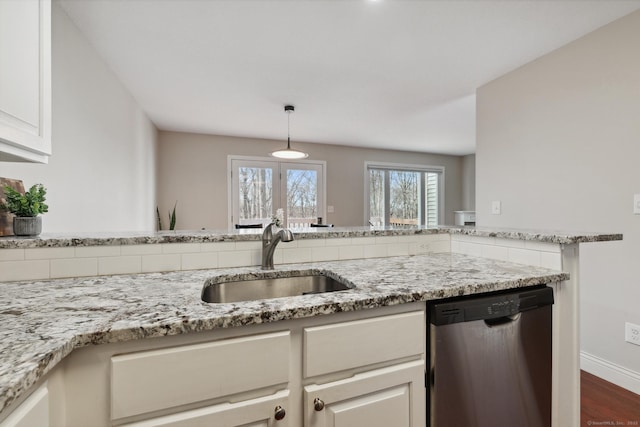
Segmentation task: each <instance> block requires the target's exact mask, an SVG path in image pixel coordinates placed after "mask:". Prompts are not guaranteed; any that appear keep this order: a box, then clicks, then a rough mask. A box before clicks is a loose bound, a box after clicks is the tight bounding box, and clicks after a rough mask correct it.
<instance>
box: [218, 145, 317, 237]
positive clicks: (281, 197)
mask: <svg viewBox="0 0 640 427" xmlns="http://www.w3.org/2000/svg"><path fill="white" fill-rule="evenodd" d="M234 162H244V163H255V164H256V166H259V165H266V164H270V165H274V166H275V167H274V179H273V189H272V190H273V201H272V203H273V209H274V213H275V210H276V209H279V208H282V209H283V210H285V211H286V191H285V189H286V180H284V181H283V180H282V174H283V171H285V170H286V169H287V168H289V169H291V168H295V166H296V165H299V166H302V167H304V166H305V165H309V166H313V168H314V169H317V168H320V179H319V182H318V216H321V217H322V218H326V217H327V162H326V161H325V160H295V159H292V160H283V159H275V158H273V157H258V156H240V155H233V154H230V155H228V156H227V220H228V224H227V226H228V227H229V229H230V230H232V229H234V224H235V223H236V221H234V218H235V216H236V215H237V212H234V210H235V209H234V200H233V198H234V194H235V193H234V191H235V190H236V189H234V186H233V183H234V175H233V173H234V168H235V165H236V164H235V163H234ZM276 174H277V176H276ZM276 195H277V200H276ZM276 202H277V203H276ZM283 202H284V205H283ZM286 223H287V218H286V212H285V224H286Z"/></svg>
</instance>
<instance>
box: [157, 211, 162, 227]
mask: <svg viewBox="0 0 640 427" xmlns="http://www.w3.org/2000/svg"><path fill="white" fill-rule="evenodd" d="M156 219H157V221H158V231H160V230H162V218H160V208H158V207H157V206H156Z"/></svg>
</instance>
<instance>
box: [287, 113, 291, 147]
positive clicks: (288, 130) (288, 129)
mask: <svg viewBox="0 0 640 427" xmlns="http://www.w3.org/2000/svg"><path fill="white" fill-rule="evenodd" d="M287 150H291V111H287Z"/></svg>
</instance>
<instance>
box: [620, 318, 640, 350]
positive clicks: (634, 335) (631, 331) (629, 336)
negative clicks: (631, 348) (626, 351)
mask: <svg viewBox="0 0 640 427" xmlns="http://www.w3.org/2000/svg"><path fill="white" fill-rule="evenodd" d="M624 340H625V341H626V342H630V343H631V344H635V345H640V326H638V325H634V324H633V323H629V322H627V323H625V324H624Z"/></svg>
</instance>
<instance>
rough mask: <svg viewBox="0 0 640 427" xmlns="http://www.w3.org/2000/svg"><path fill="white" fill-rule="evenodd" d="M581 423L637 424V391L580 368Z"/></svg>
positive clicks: (639, 411) (639, 407) (639, 405)
mask: <svg viewBox="0 0 640 427" xmlns="http://www.w3.org/2000/svg"><path fill="white" fill-rule="evenodd" d="M580 380H581V386H580V420H581V421H580V425H581V426H598V425H600V426H639V427H640V394H635V393H632V392H630V391H628V390H626V389H624V388H622V387H618V386H617V385H614V384H611V383H610V382H607V381H605V380H603V379H601V378H598V377H596V376H594V375H591V374H589V373H588V372H585V371H581V372H580Z"/></svg>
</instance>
